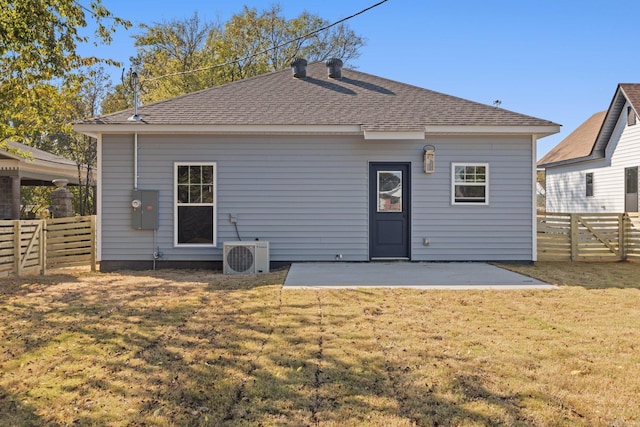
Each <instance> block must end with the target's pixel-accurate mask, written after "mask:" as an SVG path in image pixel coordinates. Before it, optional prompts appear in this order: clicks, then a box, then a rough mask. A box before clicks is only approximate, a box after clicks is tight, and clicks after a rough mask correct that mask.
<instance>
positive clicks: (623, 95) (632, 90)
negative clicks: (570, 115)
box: [538, 83, 640, 168]
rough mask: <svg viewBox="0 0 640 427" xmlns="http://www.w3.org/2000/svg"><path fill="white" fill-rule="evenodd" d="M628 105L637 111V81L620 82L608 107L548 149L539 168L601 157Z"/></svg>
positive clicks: (639, 102) (639, 98)
mask: <svg viewBox="0 0 640 427" xmlns="http://www.w3.org/2000/svg"><path fill="white" fill-rule="evenodd" d="M627 102H628V103H629V104H630V105H631V108H633V109H634V110H635V112H636V114H638V112H639V111H640V110H639V108H640V84H639V83H620V84H619V85H618V87H617V88H616V92H615V94H614V95H613V99H612V100H611V104H610V105H609V109H607V110H606V111H602V112H599V113H596V114H594V115H593V116H591V117H590V118H589V119H588V120H587V121H586V122H584V123H583V124H581V125H580V126H579V127H578V128H577V129H576V130H574V131H573V132H572V133H571V134H570V135H569V136H567V137H566V138H565V139H563V140H562V141H560V143H558V145H556V146H555V147H554V148H553V149H551V151H549V152H548V153H547V154H546V155H545V156H544V157H543V158H542V159H540V160H539V161H538V166H540V167H545V168H548V167H553V166H559V165H564V164H568V163H577V162H582V161H589V160H594V159H598V158H602V157H604V155H605V149H606V147H607V145H608V144H609V141H610V140H611V137H612V135H613V131H614V129H615V127H616V124H617V123H618V119H619V117H620V115H621V114H623V113H624V112H623V108H624V106H625V105H626V104H627Z"/></svg>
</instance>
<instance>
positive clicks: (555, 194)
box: [546, 106, 640, 213]
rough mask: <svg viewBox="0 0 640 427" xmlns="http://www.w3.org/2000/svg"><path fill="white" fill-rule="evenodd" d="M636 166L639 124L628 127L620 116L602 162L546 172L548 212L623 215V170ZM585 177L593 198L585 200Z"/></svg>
mask: <svg viewBox="0 0 640 427" xmlns="http://www.w3.org/2000/svg"><path fill="white" fill-rule="evenodd" d="M623 111H626V106H625V108H624V109H623ZM635 166H640V124H636V125H634V126H627V117H626V114H622V115H621V116H620V118H619V120H618V122H617V124H616V127H615V129H614V132H613V134H612V136H611V141H610V142H609V144H608V145H607V150H606V157H605V158H604V159H600V160H595V161H591V162H585V163H574V164H570V165H565V166H556V167H552V168H547V170H546V207H547V212H573V213H620V212H624V210H625V208H624V199H625V194H624V192H625V188H624V182H625V172H624V170H625V168H628V167H635ZM587 173H593V196H592V197H587V196H586V178H585V176H586V174H587Z"/></svg>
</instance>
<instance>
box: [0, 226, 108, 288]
mask: <svg viewBox="0 0 640 427" xmlns="http://www.w3.org/2000/svg"><path fill="white" fill-rule="evenodd" d="M83 265H89V266H91V270H92V271H95V268H96V221H95V216H84V217H69V218H56V219H46V220H9V221H0V277H3V276H8V275H12V274H15V275H18V276H20V275H21V274H24V273H34V272H35V273H38V272H39V273H41V274H45V273H46V271H47V270H48V269H52V268H62V267H73V266H83Z"/></svg>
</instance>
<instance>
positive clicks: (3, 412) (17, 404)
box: [0, 387, 60, 427]
mask: <svg viewBox="0 0 640 427" xmlns="http://www.w3.org/2000/svg"><path fill="white" fill-rule="evenodd" d="M22 399H23V398H22V397H20V396H17V395H14V394H11V393H9V392H7V391H6V390H5V389H4V388H1V387H0V425H3V426H24V427H26V426H44V425H47V426H52V427H56V426H60V424H58V423H52V422H49V421H46V422H45V421H44V420H43V419H42V418H40V417H39V416H38V415H37V413H36V411H37V406H34V405H30V404H24V403H22V402H21V400H22Z"/></svg>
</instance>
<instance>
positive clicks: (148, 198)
mask: <svg viewBox="0 0 640 427" xmlns="http://www.w3.org/2000/svg"><path fill="white" fill-rule="evenodd" d="M158 199H159V196H158V190H133V192H132V193H131V208H132V209H133V211H132V219H133V221H132V225H133V228H134V229H136V230H157V229H158Z"/></svg>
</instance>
